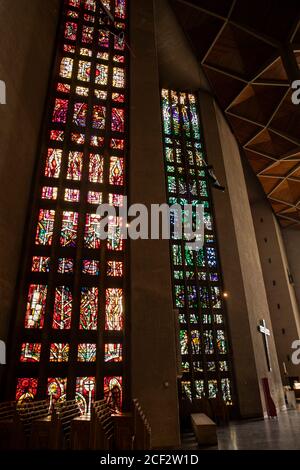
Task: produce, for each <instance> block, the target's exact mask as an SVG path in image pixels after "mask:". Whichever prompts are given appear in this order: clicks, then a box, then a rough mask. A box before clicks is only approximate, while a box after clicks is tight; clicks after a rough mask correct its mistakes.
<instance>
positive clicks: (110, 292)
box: [105, 288, 123, 331]
mask: <svg viewBox="0 0 300 470" xmlns="http://www.w3.org/2000/svg"><path fill="white" fill-rule="evenodd" d="M105 329H106V330H109V331H121V330H122V329H123V289H115V288H113V289H106V309H105Z"/></svg>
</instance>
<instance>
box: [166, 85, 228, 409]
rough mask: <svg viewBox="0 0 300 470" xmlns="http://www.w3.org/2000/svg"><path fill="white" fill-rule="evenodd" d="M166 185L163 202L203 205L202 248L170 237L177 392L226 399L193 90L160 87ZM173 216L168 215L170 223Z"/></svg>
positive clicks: (224, 349) (222, 334)
mask: <svg viewBox="0 0 300 470" xmlns="http://www.w3.org/2000/svg"><path fill="white" fill-rule="evenodd" d="M161 99H162V118H163V132H164V149H165V168H166V186H167V191H168V198H169V204H170V205H173V204H180V205H181V207H182V209H183V206H184V205H185V204H192V205H193V206H196V205H197V204H202V205H203V206H204V235H205V243H204V247H203V249H200V250H198V251H194V250H192V249H191V248H190V247H189V246H188V245H187V242H186V241H185V240H182V241H178V240H176V239H173V240H172V241H171V259H172V268H173V279H174V304H175V307H176V309H178V314H179V315H178V319H179V323H180V347H181V354H182V371H183V378H182V388H181V390H182V396H183V397H185V398H189V399H192V398H201V397H204V396H205V397H208V398H215V397H216V396H217V395H218V394H219V393H220V394H222V395H223V399H224V401H225V402H226V403H227V404H232V402H233V399H232V372H231V357H230V353H229V349H228V339H227V332H226V325H225V318H226V315H225V311H224V310H225V308H224V304H223V301H222V296H221V292H222V277H221V273H220V266H219V260H218V253H217V252H218V249H217V244H216V236H215V233H214V217H213V213H212V212H211V209H210V208H211V206H212V201H211V194H210V188H209V182H208V177H207V173H206V171H205V166H206V155H205V151H204V142H203V138H202V132H201V127H200V119H199V115H198V104H197V99H196V96H195V95H192V94H187V93H178V92H176V91H172V90H166V89H163V90H162V98H161ZM172 221H173V223H174V222H175V221H176V219H175V218H173V219H171V223H172Z"/></svg>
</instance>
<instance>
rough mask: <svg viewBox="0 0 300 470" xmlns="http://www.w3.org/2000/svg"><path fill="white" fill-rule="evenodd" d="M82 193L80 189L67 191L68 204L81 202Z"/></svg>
mask: <svg viewBox="0 0 300 470" xmlns="http://www.w3.org/2000/svg"><path fill="white" fill-rule="evenodd" d="M79 199H80V191H79V189H68V188H66V189H65V201H67V202H79Z"/></svg>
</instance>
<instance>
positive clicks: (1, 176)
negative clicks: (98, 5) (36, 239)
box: [0, 0, 60, 339]
mask: <svg viewBox="0 0 300 470" xmlns="http://www.w3.org/2000/svg"><path fill="white" fill-rule="evenodd" d="M59 4H60V2H59V0H43V1H40V0H30V1H28V0H2V1H1V2H0V43H1V53H0V80H4V81H5V83H6V87H7V104H6V105H0V122H1V139H0V200H1V204H0V240H1V243H0V299H1V300H0V302H1V303H0V338H1V339H6V337H7V332H8V325H9V318H10V314H11V308H12V302H13V299H14V295H15V286H16V278H17V273H18V269H19V264H20V263H19V261H20V256H21V247H22V240H23V234H24V224H25V220H26V214H27V210H28V203H29V195H30V187H31V181H32V176H33V171H34V165H35V159H36V155H37V147H38V140H39V130H40V126H41V122H42V117H43V110H44V105H45V98H46V94H47V90H48V79H49V73H50V70H51V60H52V56H53V47H54V43H55V37H56V29H57V21H58V7H59Z"/></svg>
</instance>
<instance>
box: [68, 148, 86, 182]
mask: <svg viewBox="0 0 300 470" xmlns="http://www.w3.org/2000/svg"><path fill="white" fill-rule="evenodd" d="M82 160H83V153H82V152H70V153H69V161H68V172H67V179H68V180H73V181H80V180H81V175H82Z"/></svg>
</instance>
